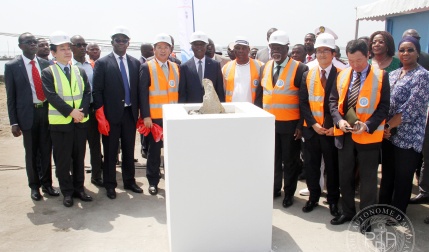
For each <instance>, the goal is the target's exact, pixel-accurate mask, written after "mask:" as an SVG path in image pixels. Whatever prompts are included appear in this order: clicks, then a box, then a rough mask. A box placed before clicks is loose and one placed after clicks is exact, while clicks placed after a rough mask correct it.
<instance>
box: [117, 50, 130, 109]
mask: <svg viewBox="0 0 429 252" xmlns="http://www.w3.org/2000/svg"><path fill="white" fill-rule="evenodd" d="M122 59H123V57H122V56H120V57H119V60H120V62H119V66H120V68H121V75H122V82H123V83H124V91H125V104H126V105H131V99H130V85H129V83H128V77H127V71H126V70H125V65H124V62H123V61H122Z"/></svg>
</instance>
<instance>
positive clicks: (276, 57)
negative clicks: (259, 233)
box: [255, 30, 308, 208]
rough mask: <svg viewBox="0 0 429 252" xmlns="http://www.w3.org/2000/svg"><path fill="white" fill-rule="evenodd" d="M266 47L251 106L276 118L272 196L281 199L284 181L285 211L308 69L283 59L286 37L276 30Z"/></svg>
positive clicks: (293, 180) (293, 181) (294, 176)
mask: <svg viewBox="0 0 429 252" xmlns="http://www.w3.org/2000/svg"><path fill="white" fill-rule="evenodd" d="M269 46H270V53H271V58H272V60H270V61H268V62H267V63H266V64H265V65H264V66H263V67H262V68H261V73H262V74H261V75H260V76H261V81H260V83H259V85H258V87H257V89H256V98H255V105H257V106H259V107H262V108H263V109H264V110H266V111H268V112H270V113H271V114H273V115H275V117H276V120H275V153H274V192H273V196H274V198H276V197H279V196H281V189H282V184H283V180H284V187H283V188H284V193H285V197H284V199H283V207H285V208H287V207H290V206H291V205H292V204H293V196H294V194H295V191H296V187H297V184H298V175H299V173H300V172H301V169H300V166H299V151H300V149H301V147H300V146H301V129H302V121H300V114H299V96H298V91H299V88H300V85H301V81H302V75H303V74H304V72H305V71H308V67H307V66H306V65H304V64H303V63H300V62H297V61H295V60H293V59H291V58H289V57H288V56H287V55H288V51H289V36H288V35H287V34H286V33H285V32H284V31H280V30H279V31H276V32H274V33H273V34H271V36H270V40H269ZM283 163H284V168H283V166H282V164H283Z"/></svg>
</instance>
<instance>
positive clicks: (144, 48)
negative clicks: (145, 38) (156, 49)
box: [139, 43, 153, 64]
mask: <svg viewBox="0 0 429 252" xmlns="http://www.w3.org/2000/svg"><path fill="white" fill-rule="evenodd" d="M140 52H141V55H142V56H141V57H140V59H139V60H140V63H141V64H143V63H145V62H146V61H147V59H148V58H149V57H153V46H152V44H150V43H143V44H142V45H141V46H140Z"/></svg>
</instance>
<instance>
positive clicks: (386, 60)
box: [369, 31, 400, 73]
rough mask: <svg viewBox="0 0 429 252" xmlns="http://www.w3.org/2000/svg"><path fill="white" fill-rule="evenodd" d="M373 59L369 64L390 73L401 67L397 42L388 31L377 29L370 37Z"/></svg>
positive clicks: (370, 49)
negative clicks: (397, 53) (396, 50)
mask: <svg viewBox="0 0 429 252" xmlns="http://www.w3.org/2000/svg"><path fill="white" fill-rule="evenodd" d="M369 42H370V43H369V51H370V52H371V59H370V60H369V64H371V65H372V66H374V67H376V68H378V69H382V70H384V71H386V72H388V73H390V72H392V71H393V70H396V69H398V68H399V67H400V61H399V59H398V58H396V57H394V55H395V42H394V40H393V37H392V35H390V33H388V32H386V31H376V32H374V33H373V34H372V35H371V37H370V38H369Z"/></svg>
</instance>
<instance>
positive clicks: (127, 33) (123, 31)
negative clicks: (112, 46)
mask: <svg viewBox="0 0 429 252" xmlns="http://www.w3.org/2000/svg"><path fill="white" fill-rule="evenodd" d="M117 34H123V35H125V36H127V37H128V38H130V30H129V29H128V28H127V27H125V26H116V27H115V28H114V29H113V32H112V38H113V36H115V35H117Z"/></svg>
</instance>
